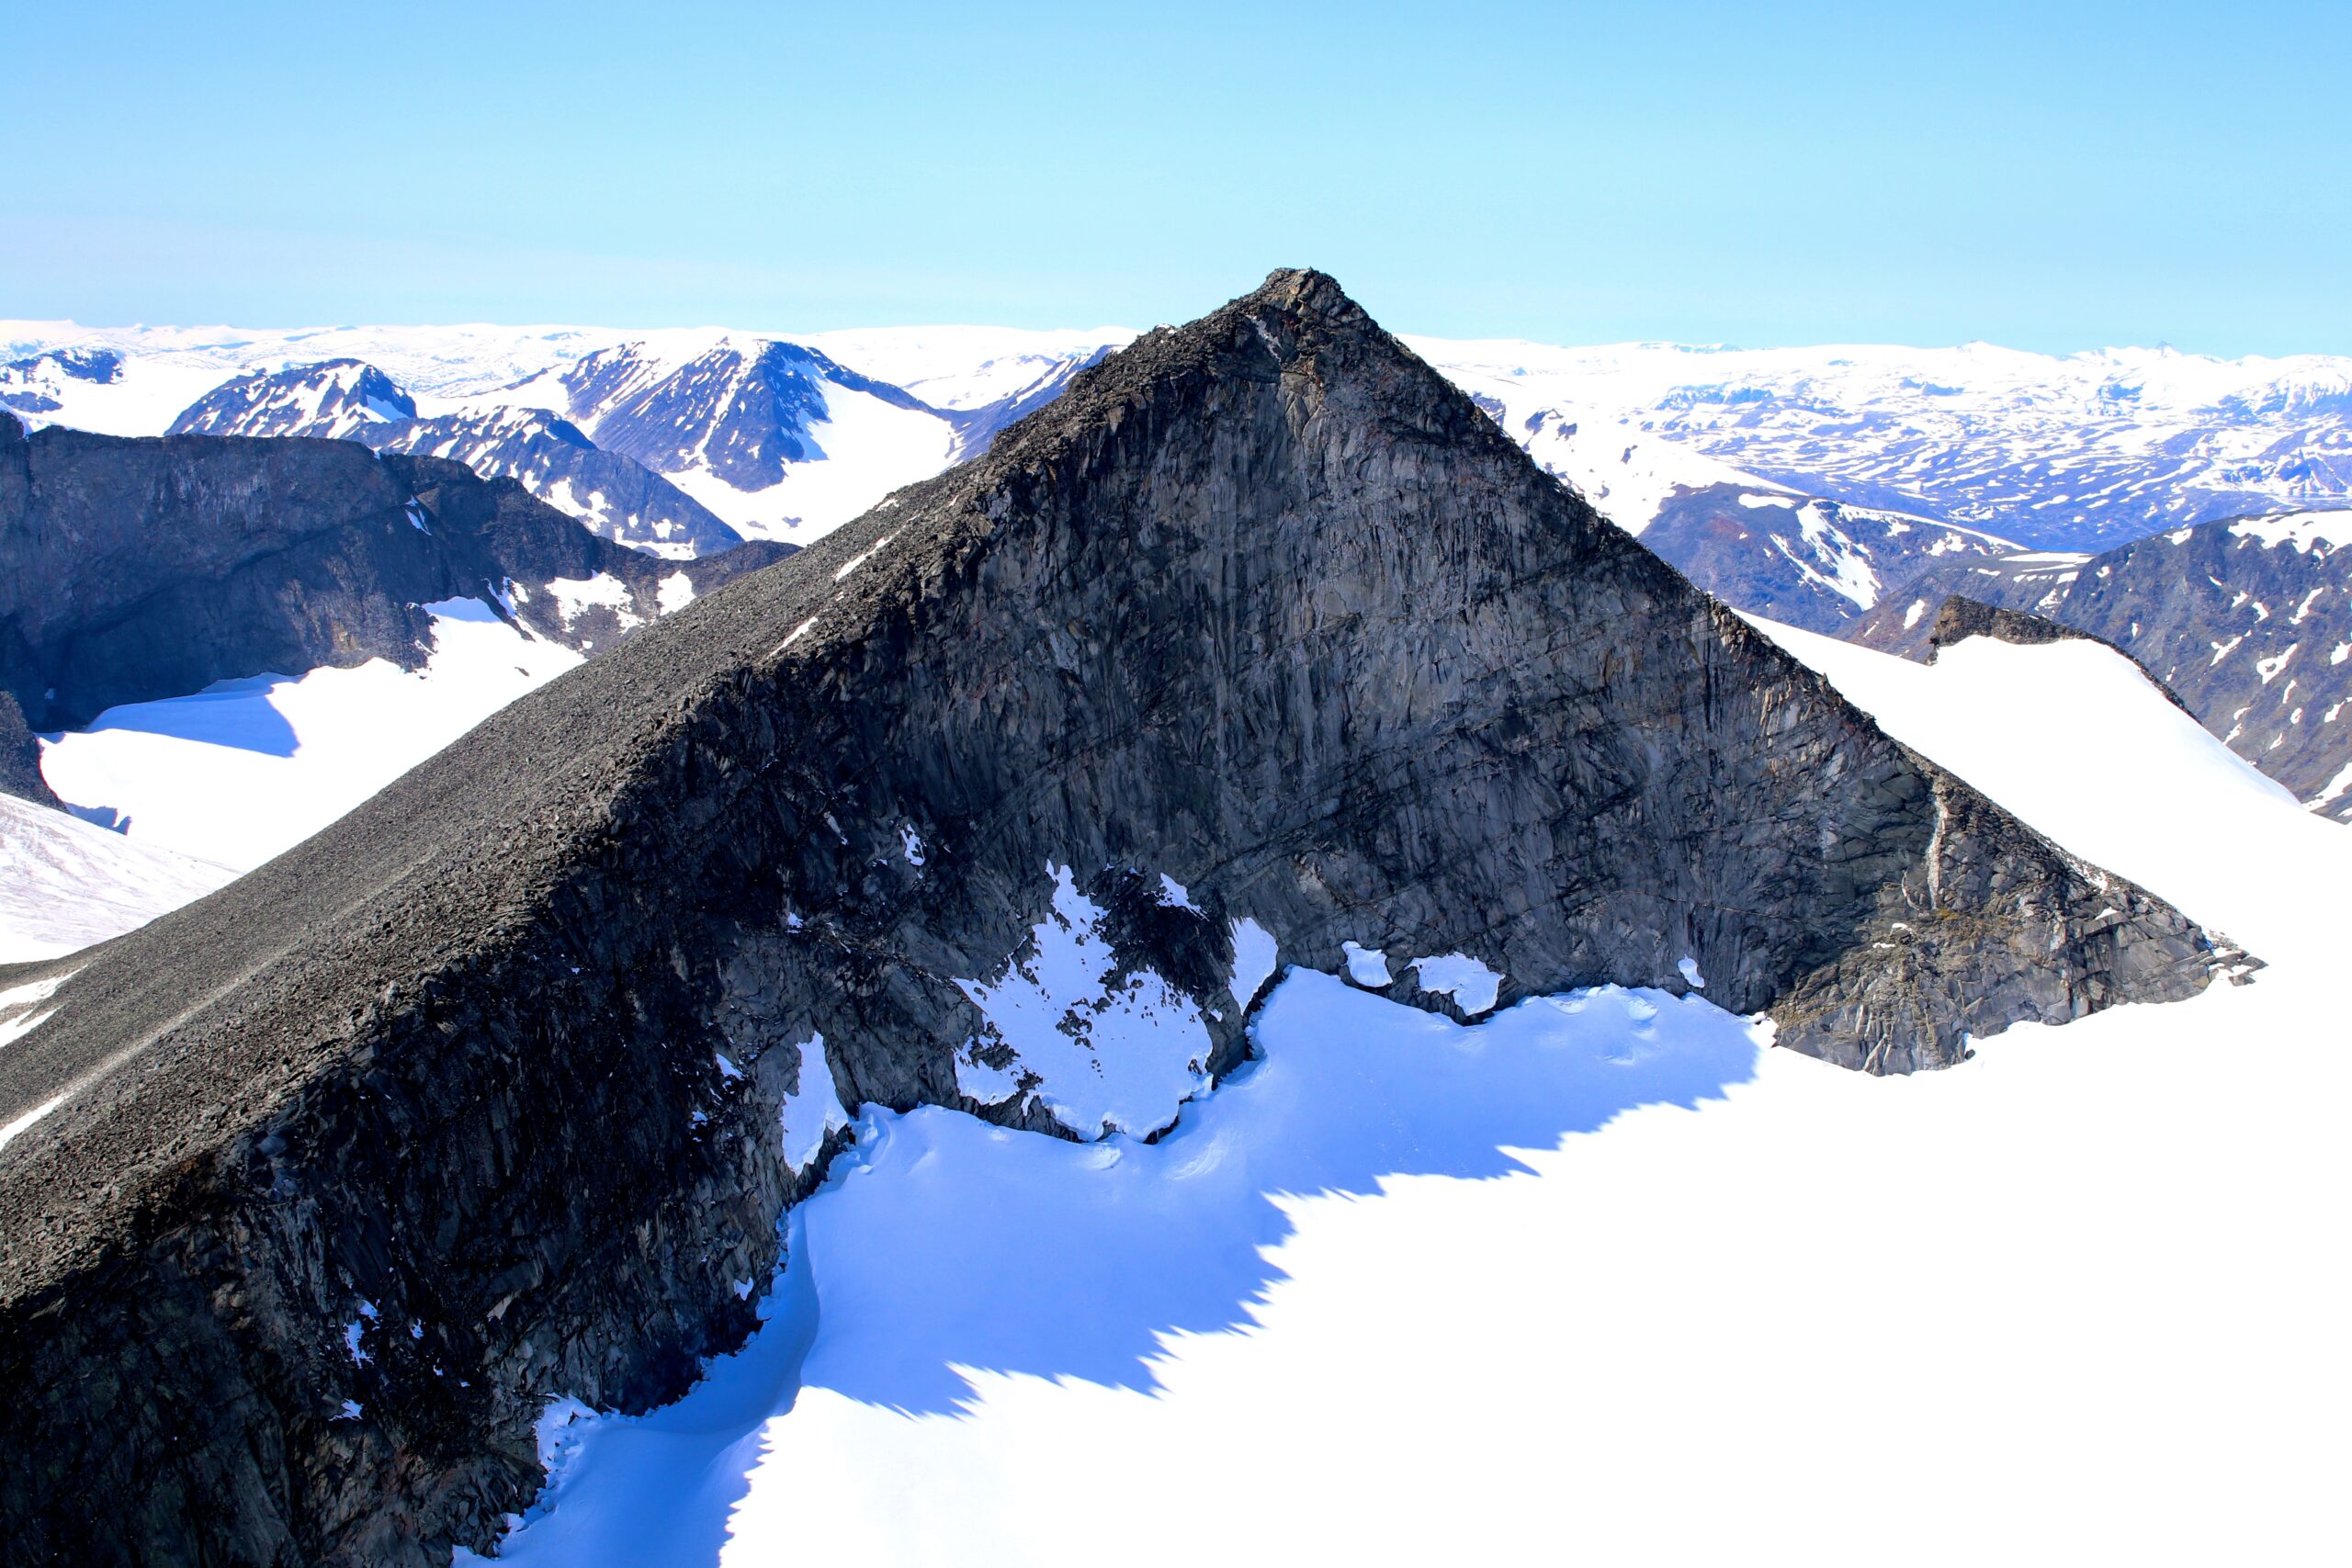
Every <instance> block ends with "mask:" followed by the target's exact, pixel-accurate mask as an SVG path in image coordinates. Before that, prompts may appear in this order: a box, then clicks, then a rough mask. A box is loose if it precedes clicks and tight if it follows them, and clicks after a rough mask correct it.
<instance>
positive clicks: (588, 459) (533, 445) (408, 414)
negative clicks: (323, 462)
mask: <svg viewBox="0 0 2352 1568" xmlns="http://www.w3.org/2000/svg"><path fill="white" fill-rule="evenodd" d="M107 352H111V351H107ZM169 434H175V435H188V434H201V435H309V436H324V437H340V438H344V439H348V440H354V441H360V442H364V443H366V444H367V445H368V446H373V447H375V448H376V449H378V450H379V451H390V452H419V453H423V454H424V455H425V456H426V457H446V458H447V459H449V460H450V461H452V462H458V463H463V464H465V465H466V466H467V467H468V468H472V469H473V470H474V471H475V472H476V473H478V474H480V475H481V476H482V477H483V478H484V479H505V478H511V479H515V481H516V482H517V483H519V484H520V485H522V487H523V488H524V489H525V490H527V491H530V492H531V493H532V494H533V495H535V496H537V497H538V498H539V499H540V500H541V501H544V502H548V504H549V505H551V506H553V507H555V508H556V509H557V510H559V511H561V512H567V513H571V515H572V516H574V517H577V518H579V519H580V520H581V521H582V523H585V524H587V525H588V526H589V527H590V528H591V529H593V530H594V532H596V533H597V534H599V535H601V536H604V537H605V538H607V539H611V540H613V541H615V542H616V543H617V544H624V545H631V546H634V547H637V548H639V549H642V550H645V551H648V552H649V553H650V554H653V555H658V556H663V557H667V558H672V559H676V560H691V559H693V558H695V557H696V556H703V555H712V554H716V553H717V552H718V551H720V550H724V549H729V548H731V547H734V546H736V545H740V544H741V543H742V542H743V538H742V536H741V535H740V534H738V533H736V532H735V530H734V529H732V528H729V526H728V525H726V524H724V523H722V522H720V521H719V520H718V517H716V516H714V515H713V514H712V513H711V512H710V510H709V509H708V508H707V507H706V506H704V505H703V504H702V503H701V502H697V501H695V499H694V498H693V497H691V496H689V495H687V494H686V493H685V492H684V491H681V490H679V489H678V488H677V487H676V486H675V485H673V484H671V483H670V482H669V481H668V480H667V479H662V477H661V476H660V475H658V474H656V473H654V472H652V471H651V470H650V469H649V468H646V467H645V466H644V465H643V464H641V463H639V462H638V461H637V460H636V459H635V458H633V457H628V456H627V455H625V454H623V453H619V452H610V451H605V450H604V449H603V448H601V447H599V446H597V445H596V444H595V443H594V442H593V441H591V440H589V439H588V437H587V436H585V435H584V434H581V432H580V430H579V428H578V427H577V426H575V425H573V424H571V423H569V422H568V421H566V420H564V419H562V418H560V417H559V416H558V415H555V414H552V413H549V412H547V411H546V410H544V409H537V408H530V407H526V406H515V405H508V404H490V405H488V406H484V407H481V408H477V409H473V410H469V411H467V412H457V413H444V414H436V415H435V416H433V417H431V418H429V419H420V418H418V417H417V405H416V400H415V399H414V398H413V397H411V396H410V395H409V394H408V392H407V391H406V390H404V389H402V388H401V387H400V386H399V385H398V384H396V383H395V382H394V381H393V380H392V378H390V377H389V376H387V375H386V374H384V372H383V371H381V370H379V369H378V368H377V367H374V366H372V365H369V364H368V363H367V362H366V361H364V360H357V359H329V360H322V361H321V362H319V363H318V364H315V365H289V366H288V367H285V368H284V369H282V370H256V371H253V372H250V373H248V374H246V375H243V376H240V377H237V378H233V379H232V380H230V381H227V382H225V383H223V384H222V385H220V386H219V387H216V388H215V389H212V390H211V391H209V392H207V393H206V394H205V395H204V396H203V397H201V398H199V399H198V400H196V401H195V402H193V403H191V404H189V405H188V406H187V408H186V409H185V410H183V411H182V412H181V413H180V415H179V417H178V418H176V419H175V420H173V421H172V423H171V427H170V431H169Z"/></svg>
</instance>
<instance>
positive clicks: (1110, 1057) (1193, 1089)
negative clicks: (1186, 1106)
mask: <svg viewBox="0 0 2352 1568" xmlns="http://www.w3.org/2000/svg"><path fill="white" fill-rule="evenodd" d="M1046 870H1047V871H1048V873H1049V874H1051V875H1052V877H1053V880H1054V895H1053V909H1052V913H1051V914H1050V915H1048V916H1047V918H1046V919H1044V920H1041V921H1039V922H1038V923H1037V924H1036V925H1035V927H1034V928H1032V931H1031V936H1030V942H1029V944H1028V946H1027V947H1026V948H1024V949H1023V952H1021V953H1016V954H1015V955H1014V957H1013V958H1012V960H1010V961H1008V963H1007V964H1006V966H1005V968H1004V971H1003V973H1001V975H999V976H997V977H996V978H995V979H994V980H990V981H981V980H967V979H959V980H957V981H956V986H957V987H959V988H960V989H962V991H963V992H964V994H965V995H966V996H967V997H968V998H971V1001H972V1005H973V1006H974V1007H976V1008H978V1009H979V1010H980V1013H981V1016H982V1017H984V1018H986V1019H987V1020H988V1029H987V1032H986V1033H985V1034H981V1035H975V1036H973V1037H972V1038H971V1039H969V1040H967V1041H966V1042H965V1043H964V1045H963V1047H962V1049H961V1050H959V1051H958V1052H957V1054H956V1082H957V1084H958V1086H959V1087H962V1088H963V1089H964V1092H965V1093H967V1094H969V1095H971V1096H972V1097H973V1098H974V1099H976V1100H981V1101H982V1102H983V1103H986V1104H1000V1103H1001V1102H1002V1101H1003V1100H1007V1099H1009V1098H1011V1094H1012V1089H1009V1088H1008V1085H1013V1086H1016V1087H1022V1088H1026V1089H1028V1090H1029V1091H1030V1092H1031V1093H1033V1094H1034V1095H1035V1097H1036V1099H1037V1100H1038V1102H1039V1103H1040V1104H1042V1105H1044V1106H1045V1107H1046V1110H1047V1111H1049V1112H1051V1113H1052V1115H1053V1117H1054V1119H1055V1120H1056V1121H1057V1122H1061V1124H1062V1125H1063V1126H1065V1127H1068V1128H1069V1129H1070V1131H1072V1132H1074V1133H1077V1134H1080V1135H1081V1136H1084V1137H1089V1138H1093V1137H1099V1136H1102V1135H1103V1134H1104V1133H1105V1132H1106V1131H1115V1132H1124V1133H1130V1134H1146V1133H1151V1132H1156V1131H1158V1130H1159V1128H1161V1127H1164V1126H1166V1125H1167V1124H1168V1123H1169V1122H1171V1121H1173V1120H1175V1118H1176V1114H1177V1111H1178V1108H1179V1107H1181V1106H1182V1104H1183V1102H1184V1101H1185V1100H1190V1099H1191V1098H1193V1096H1194V1095H1196V1094H1198V1093H1200V1092H1201V1091H1202V1090H1203V1089H1206V1088H1207V1087H1208V1082H1209V1076H1208V1056H1209V1048H1210V1041H1209V1037H1208V1028H1207V1025H1206V1024H1204V1022H1203V1021H1201V1015H1200V1011H1199V1010H1198V1009H1197V1008H1195V1007H1194V1006H1193V1002H1192V999H1191V998H1188V997H1186V996H1185V995H1184V994H1183V993H1182V992H1181V991H1178V990H1177V989H1175V988H1174V987H1171V986H1170V985H1169V984H1168V983H1167V982H1166V981H1165V980H1163V979H1161V978H1160V977H1159V976H1158V975H1156V974H1154V973H1152V972H1151V971H1150V970H1148V969H1139V970H1135V971H1132V972H1130V973H1129V974H1128V975H1127V976H1125V979H1124V980H1121V981H1118V982H1117V983H1116V984H1114V981H1113V977H1112V975H1113V970H1114V968H1115V966H1116V962H1115V960H1114V956H1113V954H1112V952H1111V944H1110V942H1108V941H1107V940H1106V939H1105V938H1104V936H1103V908H1102V907H1101V906H1100V905H1098V904H1096V903H1095V902H1094V901H1093V900H1092V899H1091V898H1089V897H1086V896H1085V895H1084V894H1083V893H1080V891H1079V890H1078V885H1077V883H1076V881H1075V880H1074V879H1073V878H1072V876H1071V874H1070V869H1069V867H1068V866H1066V865H1053V864H1050V863H1049V864H1048V865H1047V867H1046ZM1007 1052H1010V1053H1011V1055H1012V1061H1011V1063H1010V1064H1009V1065H1004V1066H995V1065H992V1063H994V1062H995V1061H997V1060H999V1059H1001V1057H1002V1056H1003V1055H1004V1054H1005V1053H1007Z"/></svg>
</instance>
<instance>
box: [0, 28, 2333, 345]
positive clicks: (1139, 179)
mask: <svg viewBox="0 0 2352 1568" xmlns="http://www.w3.org/2000/svg"><path fill="white" fill-rule="evenodd" d="M11 23H12V26H11V31H12V34H13V35H14V36H15V41H16V42H17V52H18V58H19V59H20V60H22V61H24V62H28V63H31V64H32V65H34V66H35V67H36V68H35V69H31V70H28V71H25V72H22V73H20V76H21V80H19V81H18V82H17V83H15V84H13V85H12V90H11V93H10V95H9V96H8V99H7V101H6V103H5V104H0V137H5V138H6V141H7V143H8V144H9V145H10V146H11V147H12V148H14V149H17V150H18V152H19V153H20V156H19V157H18V158H17V161H16V164H15V167H14V169H13V171H12V177H11V180H10V182H9V183H8V186H7V187H6V190H5V191H0V279H5V282H6V287H5V288H0V316H6V317H10V318H15V319H20V320H42V319H47V320H59V319H70V320H73V321H77V322H81V323H85V324H90V325H93V326H95V325H96V324H97V323H101V322H113V321H147V322H152V323H187V322H206V323H210V322H229V323H238V324H245V325H250V324H252V323H254V322H258V321H276V322H353V323H368V324H387V325H390V324H420V325H422V324H452V323H458V322H469V321H503V322H548V323H556V322H580V323H598V324H601V323H605V322H611V321H631V322H635V323H639V324H641V325H642V326H644V327H647V328H657V327H662V326H672V325H686V324H694V325H702V324H707V323H713V322H738V323H740V322H751V321H760V322H789V323H791V324H790V325H789V326H786V327H782V328H774V329H770V328H759V329H753V328H745V329H744V330H777V331H782V332H786V333H800V334H807V333H819V332H825V331H831V330H837V329H841V328H845V327H873V326H876V325H883V324H899V323H905V324H915V325H936V324H949V323H955V324H964V323H973V324H987V325H996V326H1013V327H1039V328H1059V327H1064V326H1067V325H1068V324H1069V323H1070V322H1121V323H1125V324H1127V325H1131V326H1148V325H1149V324H1150V323H1152V322H1154V321H1182V320H1186V319H1189V318H1191V317H1193V316H1196V315H1198V314H1200V313H1201V312H1203V311H1204V310H1208V309H1211V308H1214V307H1215V306H1216V305H1217V304H1219V303H1221V302H1223V301H1224V300H1225V299H1228V298H1230V297H1232V296H1233V295H1235V294H1238V293H1240V292H1243V291H1246V290H1247V289H1249V288H1251V287H1253V286H1254V285H1255V284H1256V283H1257V281H1258V280H1259V279H1260V278H1261V277H1262V276H1264V274H1265V273H1266V271H1267V270H1268V269H1269V268H1270V267H1272V266H1275V265H1314V266H1318V267H1321V268H1323V269H1324V270H1326V271H1329V272H1330V273H1332V274H1333V275H1334V276H1338V277H1339V278H1340V280H1341V282H1342V283H1343V284H1345V285H1346V286H1347V287H1348V288H1350V289H1351V291H1352V292H1354V294H1355V295H1356V297H1357V298H1358V299H1361V300H1363V303H1364V304H1365V306H1366V307H1367V309H1369V310H1372V311H1373V313H1374V315H1375V316H1377V317H1379V318H1380V319H1381V320H1382V321H1384V322H1385V323H1387V324H1390V325H1392V326H1394V327H1395V328H1397V330H1400V331H1404V332H1408V333H1417V334H1424V335H1429V336H1442V337H1456V338H1460V337H1510V338H1524V339H1527V340H1530V341H1532V342H1538V343H1550V344H1580V345H1582V344H1611V343H1625V342H1652V343H1682V344H1737V345H1741V346H1745V347H1753V348H1761V347H1782V346H1786V347H1796V346H1807V347H1811V346H1822V345H1828V344H1903V345H1917V346H1930V347H1933V346H1950V345H1952V344H1962V343H1967V342H1987V343H1994V344H2002V345H2004V346H2008V347H2015V348H2021V349H2028V350H2032V351H2036V352H2041V353H2052V354H2067V353H2075V352H2081V351H2084V350H2091V349H2098V348H2103V347H2124V346H2137V347H2153V346H2155V345H2158V344H2170V345H2173V346H2176V347H2177V348H2179V349H2180V350H2182V351H2183V352H2186V353H2197V354H2208V355H2215V356H2218V357H2223V358H2240V357H2244V356H2246V355H2265V356H2271V357H2284V356H2288V355H2298V354H2334V355H2346V354H2352V292H2348V291H2347V290H2346V288H2344V276H2343V275H2344V267H2343V264H2342V262H2341V261H2340V260H2339V259H2337V258H2339V257H2340V256H2341V255H2342V254H2344V251H2345V249H2346V242H2347V241H2352V184H2347V182H2345V181H2342V180H2339V179H2335V178H2333V177H2331V176H2330V175H2328V173H2327V172H2328V171H2330V170H2334V169H2336V168H2340V167H2341V166H2342V164H2343V155H2344V153H2345V152H2347V151H2352V131H2347V130H2346V128H2345V127H2344V124H2343V121H2342V118H2341V117H2337V116H2332V115H2328V114H2325V113H2324V112H2320V110H2321V108H2322V107H2324V105H2325V104H2326V103H2328V102H2331V101H2333V94H2334V92H2335V82H2334V79H2333V78H2334V75H2335V64H2334V62H2338V61H2341V60H2342V59H2344V58H2346V57H2347V54H2352V11H2347V9H2346V8H2344V7H2341V6H2315V5H2305V4H2285V5H2267V6H2255V7H2252V8H2251V9H2247V8H2240V9H2238V10H2235V11H2233V12H2231V13H2229V14H2228V15H2227V16H2226V17H2216V15H2215V14H2214V13H2213V12H2212V11H2211V9H2210V8H2209V7H2204V6H2185V5H2177V4H2176V5H2155V6H2137V7H2126V6H2115V5H2107V4H2072V5H2059V6H2024V5H2022V4H2009V3H2001V4H1991V5H1986V6H1973V7H1964V8H1963V7H1958V6H1928V7H1903V8H1900V9H1895V8H1886V7H1878V8H1872V7H1858V6H1796V7H1781V8H1775V9H1774V10H1773V11H1772V12H1771V13H1770V15H1766V14H1762V13H1761V12H1759V11H1758V10H1755V9H1751V8H1747V7H1738V6H1715V5H1696V4H1682V5H1675V6H1652V7H1635V6H1617V5H1583V6H1524V5H1499V4H1472V5H1466V6H1452V7H1448V8H1447V9H1446V10H1445V11H1444V13H1443V14H1442V16H1441V15H1439V14H1438V13H1436V12H1434V11H1432V10H1430V9H1427V8H1419V7H1408V6H1381V5H1370V6H1357V7H1347V8H1340V7H1331V6H1301V7H1293V8H1290V9H1288V10H1286V11H1285V12H1284V13H1283V15H1282V17H1279V18H1273V19H1268V18H1266V17H1262V16H1261V15H1260V14H1259V13H1258V12H1256V11H1254V10H1252V9H1251V8H1249V7H1242V6H1230V5H1222V4H1218V5H1205V6H1193V7H1188V8H1186V9H1185V10H1184V11H1183V12H1182V14H1181V15H1178V14H1175V13H1148V14H1145V13H1138V14H1134V15H1111V14H1103V13H1100V12H1098V11H1097V10H1096V9H1094V8H1090V7H1082V6H1067V5H1039V6H1026V7H1023V8H1022V9H1021V10H1020V11H1019V13H1018V14H1017V15H1016V16H1013V17H1011V18H1010V19H1008V17H1007V16H1006V15H1005V14H1004V13H1001V12H989V13H986V14H981V13H975V12H972V11H968V10H964V9H956V8H949V7H944V6H930V5H912V6H902V7H899V8H897V9H895V10H891V11H888V12H887V13H885V12H882V11H868V12H864V13H860V14H857V15H837V14H832V13H831V12H819V11H816V10H814V9H811V8H807V7H789V6H788V7H781V8H775V9H773V10H766V11H744V10H741V9H739V8H736V7H729V6H711V5H692V4H689V5H684V6H674V7H672V8H671V9H670V11H668V12H667V13H665V14H664V17H663V18H662V22H661V23H660V25H659V26H651V25H649V24H648V23H647V21H646V19H645V15H644V13H643V12H641V11H639V10H635V9H632V8H626V7H618V6H572V7H563V8H553V7H538V6H531V7H508V8H499V9H496V10H492V9H490V8H482V7H474V8H461V7H458V6H451V5H448V4H446V3H445V0H435V3H431V4H426V5H424V6H416V7H412V8H410V9H409V10H407V11H404V12H402V13H400V14H398V15H397V16H393V15H388V14H379V13H348V14H334V15H319V14H316V13H313V12H311V11H310V10H307V9H305V8H301V7H297V6H288V5H281V4H276V3H271V4H247V5H239V6H231V7H228V8H225V9H216V10H213V11H209V12H207V13H204V14H202V15H200V16H199V15H189V14H185V13H182V12H180V11H178V10H176V9H175V8H170V7H164V6H154V5H150V4H138V5H133V6H125V7H115V8H112V9H110V10H109V11H108V12H107V13H106V14H105V15H103V16H101V15H97V14H94V13H84V12H69V11H66V10H64V9H63V8H44V9H33V8H30V7H19V8H17V13H16V14H15V15H13V16H12V18H11ZM2299 106H2312V107H2311V110H2310V112H2302V111H2301V109H2300V108H2299ZM2285 235H2291V236H2292V238H2291V239H2290V238H2285V237H2282V236H2285Z"/></svg>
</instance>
